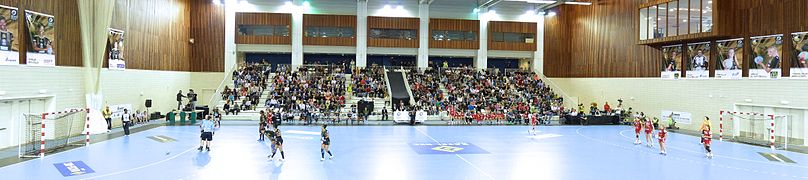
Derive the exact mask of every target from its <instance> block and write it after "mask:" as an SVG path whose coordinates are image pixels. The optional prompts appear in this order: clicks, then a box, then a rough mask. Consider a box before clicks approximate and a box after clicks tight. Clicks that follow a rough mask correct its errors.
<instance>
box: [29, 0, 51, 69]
mask: <svg viewBox="0 0 808 180" xmlns="http://www.w3.org/2000/svg"><path fill="white" fill-rule="evenodd" d="M25 20H26V22H27V23H26V24H27V25H28V33H29V34H30V35H29V36H28V37H29V38H30V40H29V41H28V43H27V44H28V53H27V54H26V56H27V58H26V64H28V65H30V66H56V43H55V42H54V41H55V40H56V38H55V37H56V36H55V35H56V24H55V19H54V18H53V16H52V15H47V14H42V13H38V12H34V11H28V10H26V11H25Z"/></svg>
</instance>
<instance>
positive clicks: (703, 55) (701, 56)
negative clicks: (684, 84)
mask: <svg viewBox="0 0 808 180" xmlns="http://www.w3.org/2000/svg"><path fill="white" fill-rule="evenodd" d="M687 54H688V58H687V73H686V74H687V78H692V79H707V78H710V66H709V62H710V42H702V43H695V44H688V45H687Z"/></svg>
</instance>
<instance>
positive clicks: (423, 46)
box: [416, 2, 429, 68]
mask: <svg viewBox="0 0 808 180" xmlns="http://www.w3.org/2000/svg"><path fill="white" fill-rule="evenodd" d="M418 17H419V18H420V19H421V21H420V23H421V25H420V28H419V30H418V32H419V34H418V42H419V46H418V60H417V61H416V65H417V66H418V67H419V68H426V67H427V66H428V65H429V3H426V2H424V3H421V4H419V5H418Z"/></svg>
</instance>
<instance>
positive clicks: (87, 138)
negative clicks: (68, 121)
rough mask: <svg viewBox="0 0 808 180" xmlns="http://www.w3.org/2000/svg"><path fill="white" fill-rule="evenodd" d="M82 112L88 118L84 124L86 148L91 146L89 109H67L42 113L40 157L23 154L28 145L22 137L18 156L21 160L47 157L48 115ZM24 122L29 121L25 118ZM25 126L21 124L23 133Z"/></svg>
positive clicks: (18, 146)
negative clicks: (46, 122) (46, 127)
mask: <svg viewBox="0 0 808 180" xmlns="http://www.w3.org/2000/svg"><path fill="white" fill-rule="evenodd" d="M81 111H84V112H86V113H87V117H85V118H84V119H85V123H84V126H85V127H84V128H85V129H84V132H83V133H84V136H85V137H84V145H85V146H87V145H90V131H88V129H90V115H89V114H90V109H89V108H72V109H65V110H64V111H56V112H44V113H41V120H42V122H41V126H40V128H41V129H40V134H41V136H42V137H40V144H39V156H25V153H24V152H23V150H22V148H23V146H27V143H23V142H25V141H24V140H23V139H22V138H24V137H22V136H20V137H19V138H20V140H19V142H20V143H19V145H17V154H18V156H19V157H20V158H23V157H39V158H42V157H45V120H46V119H47V117H48V115H60V114H68V113H75V112H81ZM22 120H23V121H27V119H26V118H25V117H23V118H22ZM24 125H25V123H20V130H21V131H22V130H23V129H27V128H24V127H23V126H24ZM67 138H68V139H69V138H70V137H67Z"/></svg>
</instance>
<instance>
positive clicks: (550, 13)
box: [547, 11, 556, 17]
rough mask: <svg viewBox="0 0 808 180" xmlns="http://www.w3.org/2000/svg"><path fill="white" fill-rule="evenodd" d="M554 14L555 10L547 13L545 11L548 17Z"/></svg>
mask: <svg viewBox="0 0 808 180" xmlns="http://www.w3.org/2000/svg"><path fill="white" fill-rule="evenodd" d="M555 15H556V12H553V11H550V12H549V13H547V16H548V17H553V16H555Z"/></svg>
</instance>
